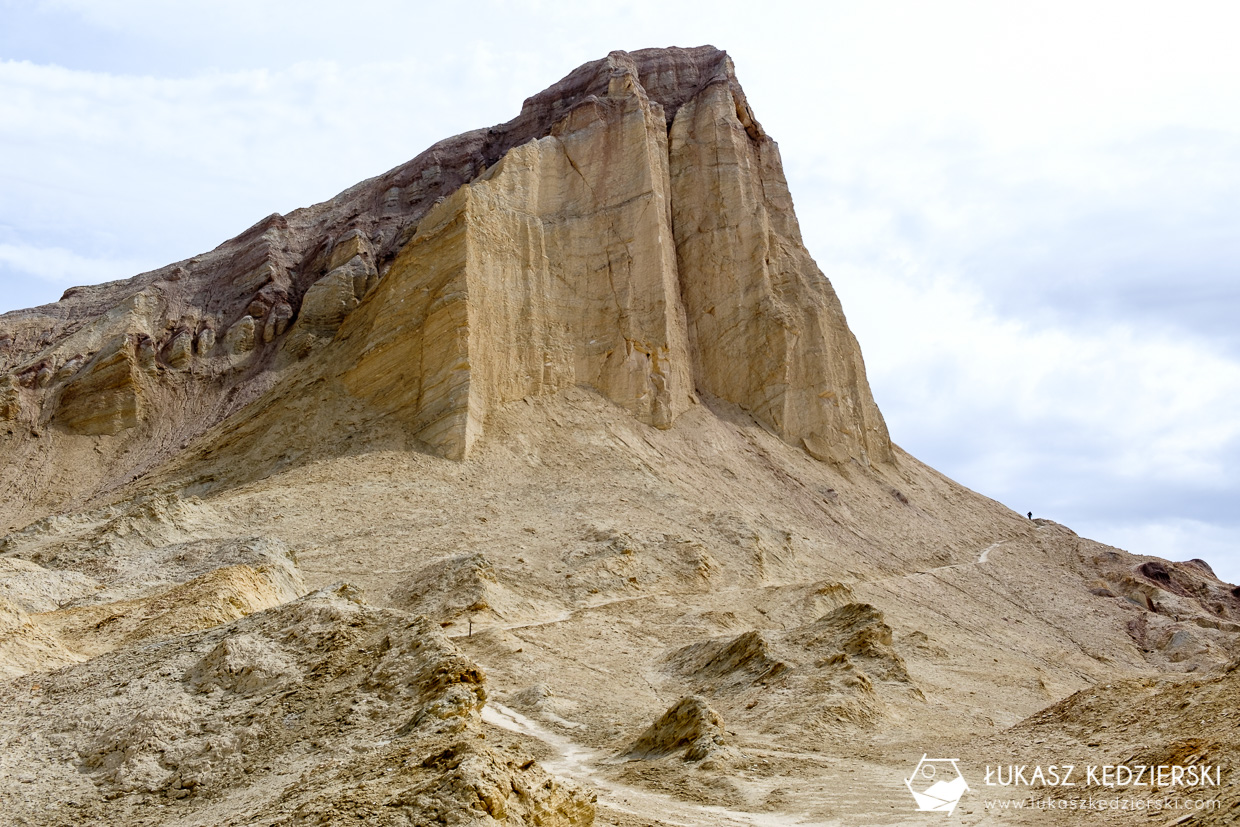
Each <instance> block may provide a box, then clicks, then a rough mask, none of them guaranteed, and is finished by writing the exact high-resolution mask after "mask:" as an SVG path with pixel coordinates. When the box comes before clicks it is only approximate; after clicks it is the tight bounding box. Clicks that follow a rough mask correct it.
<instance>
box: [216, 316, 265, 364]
mask: <svg viewBox="0 0 1240 827" xmlns="http://www.w3.org/2000/svg"><path fill="white" fill-rule="evenodd" d="M256 327H257V325H255V323H254V317H253V316H242V317H241V318H240V319H238V320H237V321H236V322H235V323H234V324H233V326H232V327H230V328H228V332H227V333H225V334H224V350H225V351H227V353H228V354H229V355H230V356H244V355H245V354H247V353H249V352H250V351H251V350H253V349H254V345H255V343H256V339H255V329H256Z"/></svg>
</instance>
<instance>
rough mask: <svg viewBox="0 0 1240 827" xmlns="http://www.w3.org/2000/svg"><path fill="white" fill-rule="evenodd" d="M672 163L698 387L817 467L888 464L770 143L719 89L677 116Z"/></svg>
mask: <svg viewBox="0 0 1240 827" xmlns="http://www.w3.org/2000/svg"><path fill="white" fill-rule="evenodd" d="M670 164H671V181H672V193H673V195H672V212H673V216H674V222H675V228H676V253H677V259H678V264H679V269H680V278H681V285H682V289H683V295H684V300H685V307H686V310H687V312H688V316H689V330H690V335H691V338H692V340H693V342H694V367H695V379H696V381H697V384H698V387H699V388H701V389H702V390H704V391H707V392H709V393H711V394H713V395H715V396H718V397H720V398H722V399H726V400H728V401H730V402H734V403H736V404H738V405H740V406H741V407H743V408H745V409H746V410H748V411H750V412H751V413H753V414H754V415H755V416H757V417H758V418H759V419H761V420H762V421H764V422H765V423H766V424H768V425H769V426H771V427H772V428H774V429H775V431H776V432H777V433H779V434H780V436H782V437H783V438H784V439H785V440H787V441H788V442H791V443H792V444H794V445H802V444H804V445H805V446H806V447H808V448H809V449H810V451H811V453H814V454H815V455H816V456H818V457H819V458H820V459H832V460H836V461H844V460H847V459H848V458H849V457H854V458H856V459H857V460H859V461H861V462H863V463H865V462H868V461H869V460H871V459H873V460H878V461H889V460H890V459H891V457H892V452H891V442H890V438H889V437H888V435H887V427H886V424H885V423H884V422H883V418H882V414H881V413H879V410H878V406H877V405H875V404H874V399H873V397H872V395H871V393H870V389H869V384H868V383H867V381H866V378H865V366H864V364H863V362H862V359H861V351H860V348H859V347H858V346H857V342H856V339H855V338H854V337H853V335H852V333H851V331H849V329H848V325H847V322H846V321H845V319H844V313H843V310H842V309H841V307H840V302H839V299H838V298H837V297H836V295H835V291H834V290H832V288H831V285H830V282H828V281H827V278H826V276H824V275H823V274H822V271H820V270H819V269H818V266H817V265H816V264H815V263H814V261H813V259H812V258H811V257H810V255H809V252H808V251H807V250H806V249H805V246H804V244H803V243H802V241H801V233H800V228H799V226H798V224H797V220H796V215H795V214H794V212H793V208H792V198H791V196H790V195H789V193H788V185H787V182H786V180H785V179H784V174H783V167H782V164H781V163H780V159H779V150H778V147H777V146H776V144H775V142H774V141H772V140H771V139H770V138H769V137H767V136H766V135H765V134H764V133H762V131H761V127H760V126H758V125H757V124H756V123H754V122H753V120H752V116H751V115H750V114H749V113H748V107H747V106H746V105H745V103H744V101H743V99H741V100H738V99H737V98H736V97H735V95H734V92H733V90H732V88H731V87H730V85H729V84H728V83H725V82H718V83H713V84H711V85H710V86H708V87H707V88H706V89H705V90H704V91H703V92H701V93H700V94H699V95H698V96H697V97H696V98H694V99H693V100H691V101H689V102H688V103H686V104H685V105H684V106H683V107H681V109H680V110H679V111H678V112H677V114H676V118H675V120H674V122H673V124H672V128H671V133H670Z"/></svg>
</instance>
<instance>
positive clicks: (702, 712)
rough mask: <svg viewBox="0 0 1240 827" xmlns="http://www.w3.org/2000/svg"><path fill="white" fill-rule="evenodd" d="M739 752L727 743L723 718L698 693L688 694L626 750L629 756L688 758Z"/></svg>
mask: <svg viewBox="0 0 1240 827" xmlns="http://www.w3.org/2000/svg"><path fill="white" fill-rule="evenodd" d="M737 754H738V753H737V752H736V750H735V749H734V748H733V747H731V746H729V745H728V742H727V732H726V731H725V730H724V728H723V719H722V718H720V717H719V713H718V712H715V710H713V709H711V708H710V705H709V704H708V703H706V699H705V698H702V697H701V696H699V695H686V696H685V697H683V698H681V699H680V700H679V701H677V702H676V703H675V704H673V705H672V707H671V708H670V709H668V710H667V712H664V713H663V714H662V715H661V716H660V717H659V720H657V721H655V722H654V723H653V724H651V725H650V727H649V728H648V729H647V730H646V731H645V732H643V733H642V734H641V735H640V736H638V738H637V740H636V741H634V742H633V743H632V744H630V745H629V747H628V749H627V750H625V752H624V755H625V757H626V758H630V759H634V760H649V759H657V758H666V757H668V756H679V757H680V758H683V759H684V760H685V761H703V760H705V759H707V758H714V759H716V760H718V759H719V758H723V757H728V758H731V757H735V756H736V755H737Z"/></svg>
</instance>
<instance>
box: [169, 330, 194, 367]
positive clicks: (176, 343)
mask: <svg viewBox="0 0 1240 827" xmlns="http://www.w3.org/2000/svg"><path fill="white" fill-rule="evenodd" d="M193 358H194V337H193V336H191V335H190V333H189V331H188V330H179V331H177V333H176V335H175V336H173V337H172V341H170V342H169V343H168V349H167V350H166V351H165V356H164V359H165V360H166V361H167V362H168V365H169V366H170V367H174V368H176V369H177V370H185V368H187V367H189V363H190V361H191V360H193Z"/></svg>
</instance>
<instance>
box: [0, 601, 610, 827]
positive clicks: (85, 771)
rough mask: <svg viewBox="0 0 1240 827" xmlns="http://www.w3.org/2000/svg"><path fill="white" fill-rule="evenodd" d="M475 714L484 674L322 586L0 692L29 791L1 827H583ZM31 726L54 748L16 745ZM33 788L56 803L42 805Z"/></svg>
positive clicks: (417, 632) (6, 738)
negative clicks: (172, 826)
mask: <svg viewBox="0 0 1240 827" xmlns="http://www.w3.org/2000/svg"><path fill="white" fill-rule="evenodd" d="M5 612H6V609H5V607H4V606H3V605H0V649H3V634H4V632H5V630H6V629H7V628H8V626H9V625H16V624H18V623H20V618H17V617H16V616H15V618H14V620H13V621H12V623H10V622H9V620H8V615H7V614H6V613H5ZM31 645H34V643H33V642H32V643H31ZM32 677H33V676H32ZM19 699H20V703H19ZM32 699H33V700H32ZM485 701H486V677H485V674H484V673H483V671H482V670H481V669H480V668H479V667H478V666H477V665H476V664H474V663H473V662H472V661H471V660H469V659H468V658H466V657H465V656H463V655H462V654H461V653H460V652H459V651H458V650H457V649H456V647H455V646H453V644H452V643H451V642H450V641H449V640H448V639H447V638H445V637H444V636H443V634H442V632H440V631H439V629H438V628H437V627H436V626H435V624H433V623H431V622H430V621H427V620H426V619H425V618H415V617H412V616H410V615H407V614H404V613H400V612H393V611H388V610H382V609H375V608H371V607H368V606H365V605H363V604H361V603H360V602H359V601H358V598H357V595H356V593H355V592H354V591H353V590H352V589H350V588H349V587H347V586H339V587H334V588H332V589H328V590H323V591H320V592H316V593H314V594H312V595H309V596H307V597H305V598H303V599H301V600H298V601H296V602H294V603H290V604H286V605H283V606H280V607H278V608H274V609H271V610H268V611H264V612H259V613H257V614H253V615H250V616H249V617H247V618H244V619H241V620H238V621H235V622H233V623H229V624H227V625H224V626H220V627H218V628H215V629H211V630H209V631H198V632H193V633H191V634H187V635H182V636H180V637H177V638H172V639H168V640H164V641H157V642H154V643H151V644H149V645H144V646H133V647H127V648H124V649H121V650H118V651H116V652H112V653H110V654H106V655H102V656H99V657H96V658H94V659H92V660H90V661H89V662H87V663H85V664H80V665H77V666H73V667H71V668H69V669H62V670H60V671H58V672H54V673H47V674H45V675H40V676H38V678H37V680H33V679H31V678H25V679H18V680H17V681H14V682H8V683H5V684H3V685H0V710H2V711H0V718H2V719H3V723H4V724H5V725H4V726H3V727H0V756H2V757H0V766H3V768H4V770H5V772H4V775H5V776H6V777H11V775H12V773H13V772H14V771H15V770H17V768H19V767H20V768H21V770H20V771H21V772H22V773H27V772H29V773H32V776H31V777H32V779H33V780H32V781H31V783H30V784H24V785H23V787H24V789H23V793H24V794H23V795H22V796H14V797H11V798H10V799H8V800H9V801H10V809H9V812H8V813H7V815H8V817H9V818H11V819H12V820H13V822H14V823H44V824H53V823H55V824H83V823H94V822H99V823H105V822H106V823H109V824H137V823H160V824H165V823H172V822H173V821H177V822H180V821H183V820H186V819H188V820H191V821H193V822H195V823H204V824H208V823H209V824H241V823H246V824H253V823H264V824H271V823H280V824H311V823H313V824H379V823H384V824H389V823H390V824H396V823H400V824H466V823H468V824H476V825H495V827H498V826H499V825H512V827H515V826H516V825H535V824H537V825H546V827H586V825H589V824H591V823H593V820H594V800H593V795H592V794H589V793H586V792H584V791H582V790H581V789H580V788H578V787H577V786H576V785H575V784H573V783H571V782H565V781H559V780H556V779H553V778H551V777H550V776H548V775H547V773H546V772H544V771H543V770H542V769H541V768H540V767H539V766H538V765H537V764H536V763H535V761H534V760H533V758H531V757H530V756H529V755H528V754H527V753H525V751H524V750H522V749H521V748H520V747H519V746H518V745H517V744H516V743H513V742H511V741H510V742H509V743H507V744H504V743H496V742H495V739H496V737H497V736H498V737H500V738H503V735H502V733H494V732H491V731H488V730H486V729H484V727H483V725H482V723H481V720H480V714H479V713H480V711H481V709H482V706H483V704H484V703H485ZM35 720H37V721H39V722H41V723H42V724H47V725H49V726H52V727H55V731H57V732H61V733H65V740H63V741H56V742H55V743H53V742H52V741H51V740H49V739H43V738H37V739H35V738H30V737H26V736H24V735H22V734H21V733H23V732H24V731H25V730H26V729H28V728H29V727H30V726H31V725H32V723H33V722H34V721H35ZM329 745H330V746H329ZM346 745H347V746H346ZM44 789H46V790H52V789H54V790H55V791H56V792H55V794H54V796H51V797H41V795H43V793H41V792H40V791H41V790H44ZM173 808H175V814H174V812H173Z"/></svg>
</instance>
